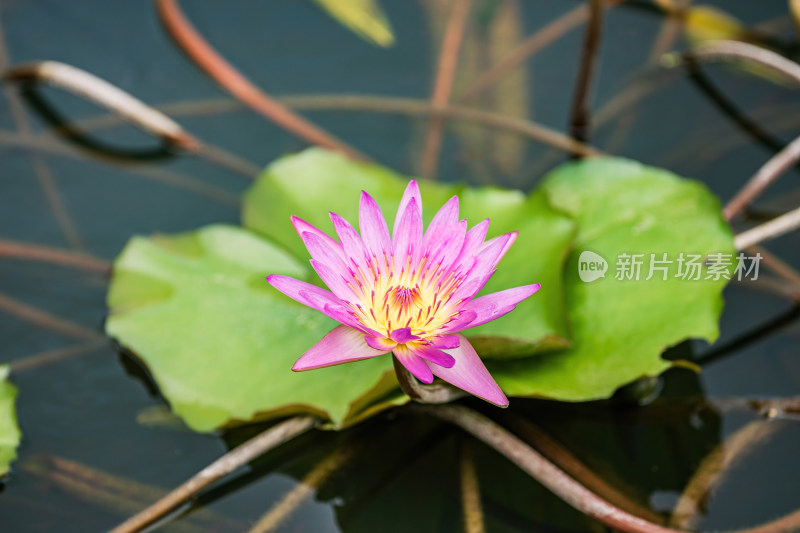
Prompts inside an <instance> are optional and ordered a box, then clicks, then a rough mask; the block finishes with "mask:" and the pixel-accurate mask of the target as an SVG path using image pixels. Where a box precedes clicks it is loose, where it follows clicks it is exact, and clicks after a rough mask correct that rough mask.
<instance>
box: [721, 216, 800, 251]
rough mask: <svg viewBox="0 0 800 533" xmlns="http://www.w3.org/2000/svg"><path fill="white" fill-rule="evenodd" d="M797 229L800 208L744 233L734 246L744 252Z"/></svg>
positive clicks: (799, 222) (738, 237) (737, 237)
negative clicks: (755, 245)
mask: <svg viewBox="0 0 800 533" xmlns="http://www.w3.org/2000/svg"><path fill="white" fill-rule="evenodd" d="M797 228H800V207H798V208H797V209H793V210H792V211H789V212H788V213H786V214H783V215H781V216H779V217H775V218H773V219H772V220H770V221H769V222H764V223H763V224H761V225H759V226H756V227H755V228H751V229H749V230H747V231H743V232H742V233H740V234H738V235H737V236H736V238H735V239H734V244H735V245H736V249H737V250H743V249H745V248H749V247H750V246H753V245H754V244H758V243H760V242H764V241H766V240H768V239H774V238H776V237H779V236H781V235H783V234H784V233H788V232H790V231H793V230H796V229H797Z"/></svg>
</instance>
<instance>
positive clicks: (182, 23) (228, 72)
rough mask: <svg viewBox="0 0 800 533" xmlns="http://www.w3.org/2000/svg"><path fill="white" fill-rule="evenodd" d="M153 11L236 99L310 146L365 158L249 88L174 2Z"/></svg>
mask: <svg viewBox="0 0 800 533" xmlns="http://www.w3.org/2000/svg"><path fill="white" fill-rule="evenodd" d="M156 9H157V11H158V15H159V17H160V18H161V22H162V23H163V24H164V27H165V28H166V30H167V32H168V33H169V34H170V35H171V36H172V38H173V39H175V42H177V44H178V46H179V47H180V48H181V49H182V50H183V51H185V52H186V54H187V55H188V56H189V57H190V58H191V59H192V60H194V62H195V63H197V65H198V66H200V68H201V69H203V70H204V71H205V72H206V74H208V75H209V76H211V78H213V79H214V81H216V82H217V83H218V84H220V85H221V86H222V87H224V88H225V89H226V90H228V91H229V92H230V93H231V94H232V95H234V96H235V97H236V98H237V99H238V100H240V101H241V102H243V103H244V104H246V105H248V106H249V107H251V108H252V109H253V110H255V111H257V112H259V113H261V114H262V115H263V116H265V117H267V118H268V119H270V120H272V121H273V122H275V123H276V124H278V125H279V126H281V127H283V128H285V129H286V130H287V131H289V132H291V133H293V134H295V135H297V136H298V137H300V138H302V139H305V140H306V141H308V142H309V143H311V144H316V145H319V146H322V147H325V148H329V149H331V150H336V151H338V152H341V153H343V154H345V155H346V156H348V157H350V158H352V159H360V160H366V159H368V158H367V157H366V156H364V155H363V154H361V153H359V152H358V151H357V150H355V149H354V148H352V147H350V146H348V145H347V144H345V143H344V142H342V141H341V140H339V139H337V138H335V137H334V136H333V135H331V134H330V133H328V132H326V131H324V130H323V129H321V128H320V127H318V126H316V125H315V124H312V123H311V122H309V121H307V120H306V119H304V118H302V117H300V116H298V115H296V114H294V113H292V112H291V111H290V110H289V109H287V108H286V107H284V106H283V105H281V104H280V103H278V102H277V101H275V100H274V99H273V98H271V97H270V96H268V95H267V94H265V93H264V92H263V91H261V90H260V89H259V88H258V87H256V86H255V85H253V83H252V82H250V80H248V79H247V78H245V77H244V76H243V75H242V74H241V73H240V72H239V71H238V70H236V69H235V68H233V66H232V65H231V64H230V63H228V62H227V61H225V59H224V58H223V57H222V56H221V55H220V54H219V53H217V51H216V50H214V49H213V48H212V47H211V45H210V44H208V42H206V41H205V39H203V37H202V36H201V35H200V34H199V33H198V32H197V30H196V29H195V28H194V27H193V26H192V25H191V23H190V22H189V20H188V19H187V18H186V17H185V16H184V14H183V12H182V11H181V8H180V6H179V5H178V2H177V0H157V1H156Z"/></svg>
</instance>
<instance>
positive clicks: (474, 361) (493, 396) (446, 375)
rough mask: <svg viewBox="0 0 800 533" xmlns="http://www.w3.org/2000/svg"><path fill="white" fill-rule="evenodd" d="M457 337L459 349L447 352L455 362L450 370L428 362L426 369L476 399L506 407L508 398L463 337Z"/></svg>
mask: <svg viewBox="0 0 800 533" xmlns="http://www.w3.org/2000/svg"><path fill="white" fill-rule="evenodd" d="M459 337H460V341H461V344H460V345H459V347H458V348H455V349H453V350H448V352H450V354H451V355H452V356H453V357H454V358H455V360H456V363H455V365H453V367H452V368H444V367H441V366H439V365H436V364H434V363H430V362H429V363H427V365H428V367H429V368H430V369H431V371H432V372H433V373H434V374H435V375H436V376H438V377H440V378H442V379H443V380H445V381H447V382H448V383H450V384H452V385H455V386H456V387H458V388H460V389H463V390H465V391H467V392H469V393H470V394H474V395H475V396H477V397H478V398H483V399H484V400H486V401H488V402H491V403H493V404H495V405H499V406H500V407H506V406H507V405H508V398H506V395H505V394H503V391H502V390H500V387H498V386H497V383H495V381H494V379H493V378H492V376H491V374H489V371H488V370H486V367H485V366H483V362H482V361H481V359H480V357H478V354H477V353H476V352H475V348H473V347H472V345H471V344H470V343H469V341H468V340H467V339H466V338H465V337H464V336H463V335H459Z"/></svg>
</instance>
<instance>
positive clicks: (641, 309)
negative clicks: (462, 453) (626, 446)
mask: <svg viewBox="0 0 800 533" xmlns="http://www.w3.org/2000/svg"><path fill="white" fill-rule="evenodd" d="M543 190H544V193H545V194H546V196H547V198H548V199H549V201H550V203H551V204H552V205H553V206H554V207H555V208H557V209H559V210H561V211H563V212H564V213H567V214H569V215H571V216H573V217H574V218H575V219H576V220H577V222H578V232H577V235H576V237H575V243H574V249H573V251H572V253H571V254H570V257H569V259H568V260H567V262H566V272H565V286H566V295H567V309H568V312H569V318H570V327H571V340H572V342H573V347H572V348H570V349H568V350H566V351H563V352H558V353H552V354H545V355H540V356H536V357H531V358H525V359H518V360H515V361H508V362H506V361H502V362H500V361H493V362H490V364H489V365H487V366H489V367H490V371H491V372H492V374H493V375H494V376H495V378H496V379H497V382H498V383H499V384H500V386H501V387H502V388H503V390H504V391H505V392H506V393H507V394H509V395H511V396H543V397H549V398H554V399H560V400H572V401H579V400H592V399H597V398H606V397H608V396H610V395H611V394H613V393H614V391H615V390H616V389H617V388H618V387H619V386H621V385H623V384H625V383H628V382H630V381H633V380H635V379H637V378H639V377H641V376H646V375H656V374H659V373H660V372H662V371H663V370H665V369H667V368H669V367H670V366H671V365H672V363H670V362H668V361H666V360H664V359H662V358H661V354H662V353H663V351H664V350H665V349H666V348H667V347H669V346H673V345H675V344H677V343H679V342H681V341H683V340H684V339H687V338H703V339H706V340H708V341H713V340H714V339H715V338H716V337H717V335H718V319H719V315H720V312H721V311H722V297H721V292H722V289H723V288H724V286H725V284H726V281H727V280H726V279H724V277H721V278H720V279H719V280H716V281H715V280H713V279H708V280H706V279H701V280H697V281H695V280H690V279H681V278H679V277H676V274H677V273H678V263H677V260H678V258H679V257H680V254H681V253H684V254H698V255H700V256H701V257H705V256H706V255H707V254H712V253H721V254H729V255H728V257H732V261H733V263H735V259H736V258H735V248H734V246H733V237H732V235H731V231H730V228H729V227H728V226H727V224H726V223H725V222H724V220H723V219H722V217H721V214H720V206H719V202H718V200H717V199H716V198H715V197H714V196H713V195H712V194H711V193H710V192H709V191H708V190H707V189H706V188H705V187H704V186H703V185H702V184H700V183H697V182H693V181H689V180H684V179H681V178H679V177H678V176H675V175H673V174H671V173H669V172H666V171H664V170H660V169H656V168H652V167H646V166H643V165H640V164H638V163H635V162H633V161H628V160H623V159H614V158H607V159H593V160H588V161H583V162H580V163H573V164H569V165H565V166H563V167H561V168H559V169H557V170H556V171H554V172H552V173H551V174H550V175H549V176H548V178H547V179H546V181H545V182H544V185H543ZM583 251H591V252H594V253H595V254H599V255H600V256H601V257H602V258H604V259H605V260H606V261H607V262H608V273H607V275H606V277H605V278H599V279H596V280H595V281H592V282H589V283H587V282H583V281H581V280H580V279H579V275H578V268H579V265H578V260H579V257H580V254H581V253H582V252H583ZM622 253H627V254H644V256H645V258H646V259H644V266H643V272H642V275H641V279H640V280H638V281H636V280H627V279H622V280H618V279H615V278H616V273H617V271H618V269H619V268H620V264H621V263H622V262H621V261H620V262H619V263H618V262H617V258H618V257H619V255H620V254H622ZM650 254H656V256H657V259H664V257H663V256H662V254H667V255H666V259H667V260H672V261H673V263H671V264H666V265H662V266H666V267H667V268H668V270H667V272H666V277H667V279H666V280H662V277H663V276H664V274H662V273H660V272H658V271H655V275H654V277H652V279H650V280H649V281H645V279H644V278H646V277H647V275H648V274H649V269H648V268H647V265H649V264H650V262H649V260H650ZM686 257H688V256H686ZM730 270H731V269H730V268H728V269H727V270H726V272H727V273H728V274H729V273H730ZM709 272H710V271H708V270H706V269H705V268H704V269H703V271H702V273H701V277H702V278H705V277H706V276H707V275H708V274H709Z"/></svg>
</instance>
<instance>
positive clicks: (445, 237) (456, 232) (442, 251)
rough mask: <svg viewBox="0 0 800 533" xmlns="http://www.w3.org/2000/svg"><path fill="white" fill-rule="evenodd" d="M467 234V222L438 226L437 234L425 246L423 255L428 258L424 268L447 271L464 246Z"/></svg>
mask: <svg viewBox="0 0 800 533" xmlns="http://www.w3.org/2000/svg"><path fill="white" fill-rule="evenodd" d="M466 233H467V221H466V220H462V221H461V222H456V223H455V224H453V225H449V226H440V227H439V228H438V229H437V234H436V236H435V237H432V238H431V240H430V242H429V243H428V244H427V245H425V254H427V255H428V256H429V262H428V263H426V267H427V268H430V269H436V270H439V269H441V270H449V269H450V267H451V265H452V264H453V263H454V261H455V259H456V258H457V257H458V252H459V250H461V247H462V245H463V244H464V236H465V235H466Z"/></svg>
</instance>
